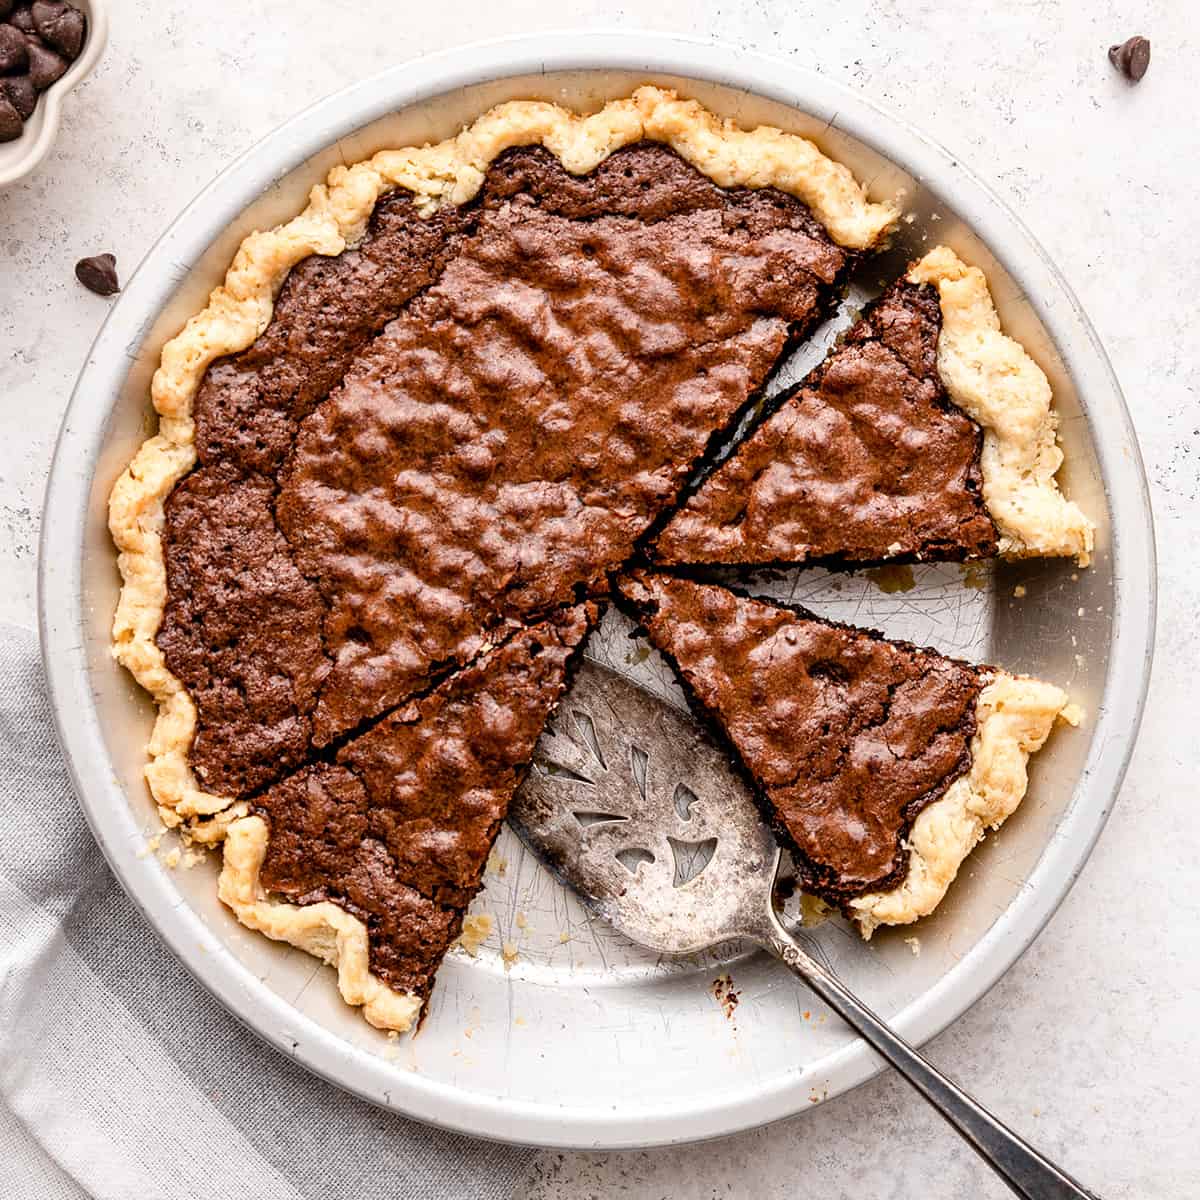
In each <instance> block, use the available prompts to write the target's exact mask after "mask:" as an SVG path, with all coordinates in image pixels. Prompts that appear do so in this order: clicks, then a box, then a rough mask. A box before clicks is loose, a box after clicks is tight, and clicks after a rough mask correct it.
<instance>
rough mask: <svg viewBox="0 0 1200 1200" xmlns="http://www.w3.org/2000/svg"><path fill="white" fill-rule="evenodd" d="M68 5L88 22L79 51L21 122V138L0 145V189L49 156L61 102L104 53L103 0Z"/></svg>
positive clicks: (105, 12) (82, 0)
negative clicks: (61, 75) (27, 116)
mask: <svg viewBox="0 0 1200 1200" xmlns="http://www.w3.org/2000/svg"><path fill="white" fill-rule="evenodd" d="M72 3H73V4H74V5H75V7H76V8H77V9H79V10H80V11H81V12H82V13H83V14H84V15H85V16H86V17H87V21H88V30H87V38H86V40H85V41H84V43H83V49H82V50H81V51H80V52H79V57H78V58H77V59H76V60H75V61H74V62H73V63H72V64H71V65H70V66H69V67H68V68H67V70H66V71H65V72H64V74H63V77H62V78H61V79H59V80H58V81H57V82H56V83H54V84H53V85H52V86H51V87H49V88H47V89H46V90H45V91H44V92H43V93H42V94H41V96H40V97H39V98H38V106H37V108H35V109H34V110H33V114H32V115H31V116H30V118H29V120H28V121H26V122H25V128H24V130H23V131H22V132H21V136H20V137H19V138H14V139H13V140H12V141H11V142H0V187H3V186H4V185H5V184H6V183H15V182H16V181H17V180H18V179H23V178H24V177H25V176H26V175H28V174H29V173H30V172H31V171H32V170H34V168H35V167H37V166H39V165H40V164H41V162H42V160H43V159H44V158H45V157H46V155H47V154H49V153H50V149H51V147H52V146H53V145H54V139H55V138H56V137H57V136H58V127H59V123H60V121H61V120H62V112H63V101H64V100H66V98H67V96H68V94H69V93H70V92H71V90H72V89H73V88H74V87H75V85H76V84H78V83H80V82H82V81H83V80H84V79H86V78H87V77H88V76H89V75H90V74H91V73H92V71H93V70H94V69H95V66H96V64H97V63H98V62H99V61H100V56H101V55H102V54H103V53H104V46H105V44H106V43H107V41H108V9H107V7H106V6H105V3H104V0H72Z"/></svg>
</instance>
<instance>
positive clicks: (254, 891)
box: [217, 817, 421, 1033]
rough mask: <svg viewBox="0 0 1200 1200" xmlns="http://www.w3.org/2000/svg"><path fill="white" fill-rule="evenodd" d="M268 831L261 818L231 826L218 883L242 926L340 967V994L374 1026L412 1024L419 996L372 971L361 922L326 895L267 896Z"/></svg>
mask: <svg viewBox="0 0 1200 1200" xmlns="http://www.w3.org/2000/svg"><path fill="white" fill-rule="evenodd" d="M268 836H269V831H268V829H267V823H266V821H264V820H263V819H262V817H242V818H241V819H240V820H237V821H234V822H233V823H232V824H231V825H230V826H229V829H228V832H227V835H226V837H225V845H224V862H223V865H222V867H221V875H220V878H219V880H218V882H217V894H218V895H219V896H220V897H221V899H222V901H224V903H226V904H227V905H229V907H230V908H231V909H233V911H234V913H235V915H236V916H237V919H238V920H239V921H241V923H242V924H243V925H245V926H247V927H249V928H250V929H257V930H258V931H259V932H260V933H265V934H266V935H267V937H269V938H274V939H275V940H276V941H278V942H288V943H290V944H291V945H293V946H296V947H298V948H299V949H301V950H304V951H306V952H307V953H309V954H312V955H314V956H315V957H316V958H319V959H321V961H322V962H325V963H328V964H329V966H331V967H336V968H337V973H338V991H340V992H341V994H342V999H343V1000H345V1001H346V1003H347V1004H352V1005H356V1006H357V1005H361V1006H362V1010H363V1016H364V1017H366V1019H367V1021H368V1022H370V1024H372V1025H374V1026H375V1028H376V1029H394V1030H397V1031H398V1032H400V1033H403V1032H404V1031H405V1030H407V1029H410V1028H411V1027H412V1025H413V1023H414V1022H415V1021H416V1019H417V1015H418V1014H419V1013H420V1011H421V1000H420V997H418V996H414V995H412V994H410V993H408V992H397V991H395V990H393V989H392V988H390V987H388V985H387V984H386V983H384V982H383V980H381V979H379V978H378V977H377V976H375V975H372V974H371V969H370V957H369V947H368V943H367V927H366V925H364V924H363V923H362V921H360V920H358V918H357V917H352V916H351V915H350V914H349V913H348V912H346V910H345V909H343V908H339V907H338V906H337V905H336V904H333V903H332V902H330V901H328V900H325V901H322V902H321V903H320V904H305V905H295V904H285V903H284V902H283V901H280V900H272V899H270V898H268V896H267V895H266V893H265V892H264V891H263V888H262V885H261V884H260V883H259V878H258V876H259V872H260V871H261V870H262V864H263V858H264V857H265V855H266V853H267V838H268Z"/></svg>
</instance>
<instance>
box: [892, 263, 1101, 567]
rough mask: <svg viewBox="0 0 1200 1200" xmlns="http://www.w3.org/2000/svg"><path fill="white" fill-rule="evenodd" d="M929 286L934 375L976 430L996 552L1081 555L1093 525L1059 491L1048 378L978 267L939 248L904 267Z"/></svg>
mask: <svg viewBox="0 0 1200 1200" xmlns="http://www.w3.org/2000/svg"><path fill="white" fill-rule="evenodd" d="M908 279H909V280H910V281H911V282H912V283H931V284H934V285H936V287H937V289H938V297H939V300H940V302H941V308H942V331H941V335H940V336H939V338H938V374H939V375H940V376H941V377H942V384H943V386H944V387H945V389H946V391H947V392H948V393H949V394H950V398H951V399H952V400H953V401H954V403H955V404H957V405H958V407H959V408H961V409H962V410H963V412H965V413H966V414H967V415H968V416H969V417H970V418H971V419H972V420H974V421H975V422H976V423H978V424H979V425H980V426H981V427H982V429H983V453H982V456H981V458H980V467H981V468H982V471H983V498H984V502H985V503H986V505H987V508H988V512H989V513H990V514H991V517H992V520H993V521H995V523H996V527H997V529H998V530H999V532H1000V553H1001V554H1002V555H1004V556H1005V557H1006V558H1030V557H1038V558H1051V557H1056V556H1063V555H1067V556H1071V555H1073V556H1074V557H1075V559H1076V560H1077V561H1078V563H1079V565H1080V566H1081V567H1083V566H1087V564H1088V562H1089V561H1090V557H1091V551H1092V547H1093V540H1094V532H1095V526H1094V525H1093V524H1092V522H1091V521H1089V520H1088V518H1087V517H1086V516H1085V515H1084V514H1083V511H1082V510H1081V509H1080V507H1079V506H1078V505H1077V504H1075V503H1074V502H1073V501H1071V500H1068V499H1067V498H1066V497H1065V496H1064V495H1063V494H1062V492H1061V491H1060V490H1059V487H1058V483H1057V481H1056V480H1055V478H1054V477H1055V475H1056V474H1057V472H1058V469H1059V467H1061V466H1062V462H1063V453H1062V450H1061V448H1060V447H1059V445H1058V438H1057V429H1058V413H1057V412H1056V411H1055V409H1054V407H1053V403H1052V399H1053V397H1052V396H1051V392H1050V381H1049V380H1048V379H1047V378H1046V375H1045V372H1043V371H1042V369H1041V367H1039V366H1038V365H1037V363H1035V362H1034V361H1033V359H1032V358H1031V357H1030V355H1029V353H1028V352H1027V351H1026V350H1025V348H1024V347H1023V346H1022V345H1020V343H1018V342H1015V341H1014V340H1013V339H1012V338H1010V337H1008V336H1007V335H1006V334H1004V333H1002V332H1001V331H1000V318H999V316H998V315H997V313H996V306H995V305H994V304H993V302H992V295H991V292H989V291H988V285H987V279H986V278H985V277H984V274H983V272H982V271H981V270H980V269H979V268H978V267H968V266H967V264H966V263H964V262H963V261H962V259H960V258H959V257H958V255H957V254H955V253H954V251H953V250H951V249H950V248H949V247H947V246H938V247H937V248H936V249H934V250H931V251H930V252H929V253H928V254H926V255H925V257H924V258H922V259H921V261H920V262H918V263H916V264H915V265H914V266H913V267H912V268H911V269H910V270H909V272H908Z"/></svg>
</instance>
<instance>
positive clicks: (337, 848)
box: [220, 604, 596, 1030]
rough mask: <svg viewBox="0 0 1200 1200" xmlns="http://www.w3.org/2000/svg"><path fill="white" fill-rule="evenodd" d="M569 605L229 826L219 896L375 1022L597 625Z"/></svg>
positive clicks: (411, 1013)
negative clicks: (292, 949)
mask: <svg viewBox="0 0 1200 1200" xmlns="http://www.w3.org/2000/svg"><path fill="white" fill-rule="evenodd" d="M595 618H596V609H595V606H594V605H591V604H582V605H577V606H575V607H574V608H570V609H566V610H563V611H562V612H560V613H559V614H558V615H556V616H555V617H553V618H551V619H548V620H546V621H544V622H542V623H541V624H538V625H535V626H532V627H530V628H529V629H527V630H524V631H523V632H521V633H518V634H516V635H515V636H513V637H512V638H511V639H510V640H509V641H507V642H505V643H504V644H503V645H501V646H499V647H497V648H496V649H494V650H492V651H491V652H490V653H488V654H487V655H485V656H484V657H483V658H482V659H480V660H479V661H478V662H477V663H475V664H474V665H473V666H471V667H468V668H466V669H465V670H463V671H460V672H459V673H458V674H456V675H454V676H452V677H451V678H450V679H448V680H447V681H446V682H444V683H442V684H441V685H440V686H439V687H438V688H436V689H435V690H434V691H432V692H431V693H430V694H429V695H427V696H425V697H424V698H423V699H420V700H415V701H413V702H412V703H410V704H408V705H406V706H405V707H403V708H401V709H397V710H395V711H393V712H391V713H389V714H388V715H387V716H386V717H384V718H383V719H382V720H380V721H378V722H377V723H376V724H375V725H374V726H372V727H371V728H370V729H368V730H367V731H366V732H364V733H361V734H359V735H358V736H357V737H354V738H352V739H351V740H349V741H347V742H346V743H345V744H344V745H343V746H342V747H341V748H340V749H339V750H338V751H337V753H336V754H335V755H334V756H333V757H332V759H331V760H330V761H320V762H313V763H310V764H309V765H307V766H305V767H303V768H302V769H301V770H299V771H297V772H295V773H294V774H292V775H289V776H288V777H287V778H285V779H283V780H282V781H280V782H279V783H276V784H274V785H273V786H271V787H270V788H268V789H267V790H266V791H264V792H263V793H262V794H261V795H259V796H257V797H255V798H254V799H253V800H252V801H251V803H250V808H251V811H250V813H249V815H247V816H244V817H241V818H239V819H237V820H235V821H233V822H232V823H231V824H230V826H229V829H228V833H227V835H226V838H225V847H224V866H223V869H222V871H221V878H220V895H221V899H222V900H224V901H225V903H226V904H228V905H229V906H230V908H232V909H233V911H234V912H235V913H236V915H237V917H238V919H239V920H240V921H241V922H242V923H243V924H245V925H248V926H249V927H250V928H252V929H257V930H260V931H262V932H263V933H265V934H267V935H268V936H269V937H272V938H277V939H279V940H282V941H287V942H290V943H292V944H293V945H295V946H299V947H300V948H301V949H304V950H307V951H308V952H309V953H311V954H315V955H316V956H317V957H319V958H322V959H324V960H325V961H326V962H328V963H330V964H331V965H335V966H336V967H337V968H338V983H339V987H340V989H341V992H342V995H343V997H344V998H345V999H346V1001H347V1002H348V1003H351V1004H358V1005H362V1007H363V1012H364V1015H365V1016H366V1018H367V1020H368V1021H370V1022H371V1023H372V1024H373V1025H376V1026H379V1027H380V1028H384V1029H397V1030H404V1029H407V1028H409V1026H410V1025H411V1024H412V1023H413V1022H414V1021H415V1020H416V1018H417V1015H418V1014H419V1012H420V1010H421V1007H422V1005H423V1004H424V1002H425V1001H426V999H427V998H428V996H429V992H430V989H431V988H432V986H433V979H434V973H435V972H436V970H437V968H438V965H439V963H440V962H441V960H442V958H443V956H444V955H445V953H446V951H447V949H448V948H449V946H450V944H451V943H452V942H453V941H454V939H455V938H456V937H457V936H458V935H459V932H460V930H461V929H462V925H463V917H464V913H465V911H466V908H467V905H468V904H469V903H470V901H471V898H472V897H473V896H474V895H475V893H476V892H477V891H478V889H479V886H480V883H481V881H482V878H483V870H484V866H485V864H486V862H487V857H488V853H489V852H490V850H491V847H492V843H493V842H494V841H495V838H496V835H497V833H498V832H499V829H500V824H501V822H502V821H503V820H504V815H505V812H506V811H507V809H508V804H509V801H510V799H511V798H512V794H513V791H514V790H515V789H516V787H517V786H518V784H519V783H520V781H521V779H522V778H523V776H524V772H525V770H526V769H527V767H528V765H529V760H530V757H531V755H532V753H533V748H534V745H535V743H536V742H537V739H538V736H539V735H540V733H541V731H542V727H543V725H544V724H545V723H546V720H547V718H548V717H549V716H550V714H551V713H552V712H553V711H554V708H555V706H556V705H557V704H558V701H559V699H560V698H561V696H562V694H563V692H564V691H565V689H566V686H567V682H568V679H569V675H570V671H571V667H572V664H573V662H574V660H575V656H576V655H577V654H578V653H579V650H580V648H581V646H582V644H583V641H584V638H585V637H586V635H587V632H588V629H589V628H590V626H591V624H592V623H593V622H594V621H595Z"/></svg>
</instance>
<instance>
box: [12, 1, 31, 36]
mask: <svg viewBox="0 0 1200 1200" xmlns="http://www.w3.org/2000/svg"><path fill="white" fill-rule="evenodd" d="M8 23H9V24H10V25H12V26H13V27H14V28H16V29H19V30H20V31H21V32H22V33H35V32H37V26H36V25H34V23H33V10H32V9H31V8H30V7H29V5H28V4H22V5H20V6H19V7H17V8H14V9H13V10H12V12H11V13H10V14H9V17H8Z"/></svg>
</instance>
